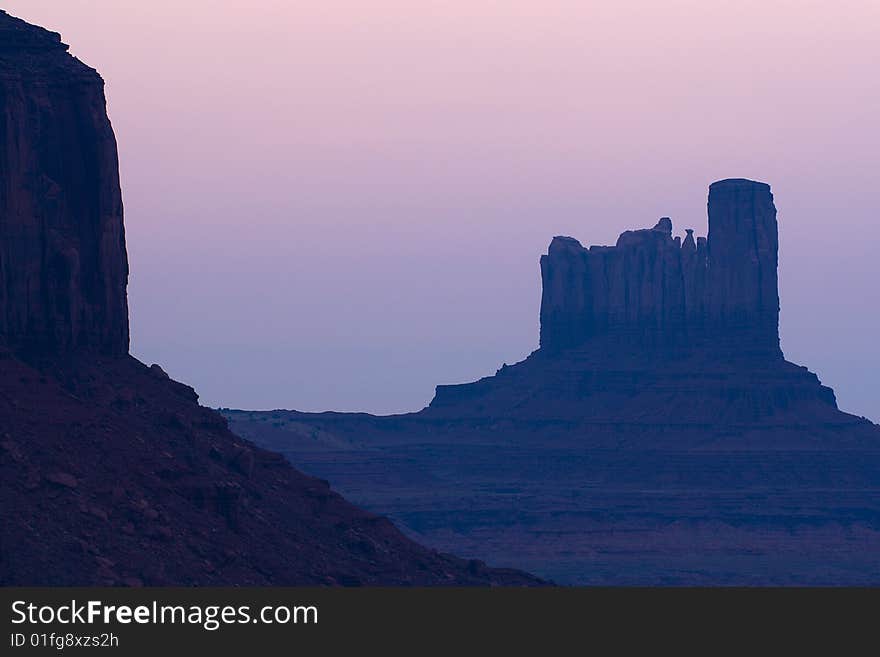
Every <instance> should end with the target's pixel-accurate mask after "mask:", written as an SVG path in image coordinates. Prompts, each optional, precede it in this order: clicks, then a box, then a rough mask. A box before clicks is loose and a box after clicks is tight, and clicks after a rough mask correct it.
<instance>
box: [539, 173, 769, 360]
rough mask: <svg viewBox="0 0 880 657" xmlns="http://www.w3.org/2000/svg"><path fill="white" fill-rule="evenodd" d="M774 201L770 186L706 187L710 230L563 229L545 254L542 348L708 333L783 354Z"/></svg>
mask: <svg viewBox="0 0 880 657" xmlns="http://www.w3.org/2000/svg"><path fill="white" fill-rule="evenodd" d="M777 244H778V242H777V228H776V208H775V207H774V205H773V196H772V194H771V193H770V187H769V186H768V185H766V184H763V183H757V182H752V181H749V180H740V179H734V180H723V181H720V182H716V183H714V184H713V185H712V186H711V187H710V188H709V238H708V240H707V239H705V238H698V239H697V240H696V241H695V240H694V237H693V231H692V230H688V231H687V236H686V237H685V238H684V241H682V239H681V238H680V237H676V238H673V237H672V222H671V220H670V219H668V218H665V217H664V218H663V219H661V220H660V221H659V222H658V223H657V225H656V226H654V228H651V229H646V230H630V231H626V232H625V233H623V234H622V235H621V236H620V238H619V239H618V240H617V244H616V245H615V246H613V247H604V246H592V247H590V248H588V249H587V248H584V247H582V246H581V244H580V243H579V242H578V241H577V240H575V239H572V238H570V237H556V238H554V239H553V241H552V242H551V244H550V248H549V250H548V253H547V255H545V256H543V257H542V258H541V275H542V280H543V298H542V302H541V348H542V349H546V350H549V351H558V350H561V349H568V348H572V347H577V346H579V345H582V344H583V343H584V342H586V341H588V340H590V339H593V338H595V337H597V336H602V335H608V334H610V333H613V334H616V335H617V336H623V335H625V336H627V339H628V340H629V341H630V342H632V343H639V344H649V345H655V346H670V345H683V344H688V343H692V342H700V341H707V340H708V341H710V342H711V343H712V344H713V345H714V346H715V348H716V350H717V351H722V352H727V353H728V354H736V355H737V356H744V355H750V356H757V357H763V358H781V357H782V353H781V351H780V349H779V335H778V328H777V327H778V320H779V297H778V294H777V286H776V264H777Z"/></svg>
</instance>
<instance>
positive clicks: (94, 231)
mask: <svg viewBox="0 0 880 657" xmlns="http://www.w3.org/2000/svg"><path fill="white" fill-rule="evenodd" d="M0 135H2V137H3V141H2V144H0V584H3V585H9V584H16V585H95V584H101V585H140V584H147V585H158V584H164V585H195V584H199V585H221V584H222V585H246V584H287V585H303V584H327V585H339V584H341V585H358V584H372V585H391V584H401V585H415V584H423V585H438V584H444V585H489V584H499V585H530V584H537V583H539V581H538V580H537V579H536V578H534V577H531V576H529V575H526V574H524V573H520V572H517V571H512V570H493V569H490V568H487V567H486V566H485V565H484V564H483V563H481V562H479V561H465V560H462V559H457V558H455V557H451V556H447V555H442V554H439V553H437V552H435V551H433V550H429V549H426V548H423V547H421V546H419V545H417V544H416V543H414V542H413V541H411V540H410V539H408V538H406V537H404V536H403V535H402V534H401V533H400V532H399V531H398V530H397V529H396V528H395V527H394V526H393V525H392V524H391V522H389V521H388V520H387V519H386V518H384V517H382V516H379V515H374V514H372V513H368V512H365V511H362V510H360V509H358V508H356V507H354V506H352V505H351V504H349V503H347V502H346V501H345V500H344V499H342V498H341V497H340V496H339V495H337V494H336V493H334V492H333V491H332V490H331V489H330V488H329V486H328V485H327V483H326V482H325V481H321V480H318V479H314V478H312V477H308V476H305V475H303V474H301V473H300V472H298V471H297V470H295V469H293V468H292V467H291V466H290V464H289V463H288V462H287V461H286V460H285V459H284V458H283V457H282V456H280V455H277V454H273V453H270V452H267V451H265V450H263V449H259V448H257V447H255V446H254V445H252V444H251V443H249V442H248V441H246V440H243V439H241V438H239V437H237V436H235V435H233V434H232V433H230V432H229V430H228V429H227V426H226V421H225V420H224V418H223V417H222V416H220V415H219V414H217V413H215V412H214V411H211V410H209V409H206V408H202V407H201V406H199V404H198V398H197V396H196V394H195V392H194V391H193V390H192V389H191V388H189V387H187V386H185V385H182V384H180V383H176V382H174V381H172V380H170V379H169V378H168V377H167V376H166V375H165V374H164V372H163V371H162V370H161V368H159V367H158V366H156V365H154V366H152V367H150V368H148V367H146V366H145V365H143V364H141V363H139V362H138V361H137V360H135V359H134V358H132V357H130V356H129V355H128V314H127V309H126V282H127V275H128V269H127V264H126V251H125V239H124V231H123V223H122V203H121V197H120V191H119V175H118V170H117V156H116V147H115V140H114V137H113V132H112V129H111V127H110V123H109V121H108V119H107V115H106V112H105V108H104V95H103V82H102V80H101V78H100V77H99V76H98V74H97V73H96V72H95V71H94V70H92V69H90V68H88V67H87V66H85V65H84V64H82V63H81V62H79V61H78V60H76V59H74V58H73V57H71V56H70V55H69V54H68V53H67V47H66V46H65V45H63V44H62V43H61V41H60V37H59V35H58V34H55V33H51V32H47V31H46V30H43V29H41V28H38V27H35V26H32V25H29V24H27V23H25V22H23V21H20V20H18V19H15V18H13V17H11V16H9V15H8V14H6V13H5V12H0Z"/></svg>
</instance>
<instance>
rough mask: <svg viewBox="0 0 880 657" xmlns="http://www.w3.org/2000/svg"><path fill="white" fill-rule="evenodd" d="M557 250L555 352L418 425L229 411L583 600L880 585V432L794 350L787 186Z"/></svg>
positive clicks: (436, 410) (422, 533) (445, 539)
mask: <svg viewBox="0 0 880 657" xmlns="http://www.w3.org/2000/svg"><path fill="white" fill-rule="evenodd" d="M708 209H709V237H708V239H704V238H699V239H697V240H695V239H694V238H693V235H692V232H691V231H687V234H686V235H685V237H684V239H682V238H680V237H675V238H673V236H672V231H673V227H672V222H671V220H669V219H667V218H664V219H661V220H660V221H659V222H658V223H657V224H656V226H654V228H649V229H645V230H635V231H627V232H624V233H623V234H622V235H621V236H620V239H619V240H618V241H617V244H616V245H615V246H611V247H604V246H598V247H597V246H592V247H590V248H584V247H582V246H581V245H580V243H579V242H577V241H576V240H574V239H572V238H570V237H557V238H554V240H553V241H552V243H551V245H550V248H549V251H548V254H547V255H545V256H544V257H543V258H542V260H541V272H542V278H543V285H544V295H543V300H542V304H541V345H540V348H539V349H538V350H536V351H535V352H534V353H532V354H531V355H530V356H529V357H528V358H527V359H526V360H524V361H523V362H521V363H517V364H515V365H511V366H507V365H504V366H502V367H501V369H499V370H498V372H497V373H496V374H495V375H494V376H491V377H486V378H485V379H482V380H480V381H476V382H473V383H467V384H462V385H450V386H438V387H437V392H436V395H435V397H434V399H433V400H432V402H431V404H430V405H429V406H428V407H427V408H426V409H424V410H422V411H421V412H419V413H412V414H407V415H400V416H392V417H374V416H370V415H366V414H343V413H297V412H295V411H274V412H269V413H256V412H247V411H226V413H225V414H226V416H227V418H228V419H229V421H230V423H231V427H232V429H233V430H234V431H235V432H236V433H238V434H240V435H242V436H246V437H248V438H250V439H252V440H254V441H255V442H257V443H258V444H262V445H266V446H271V447H272V448H273V449H277V450H279V451H283V452H284V453H285V454H286V455H288V456H289V457H290V458H291V459H293V460H295V462H297V463H299V464H300V465H301V467H303V468H305V469H306V471H307V472H311V473H314V474H317V475H319V476H322V477H326V478H328V479H329V480H330V481H331V482H332V483H333V485H334V486H335V487H337V488H339V489H340V490H341V491H342V492H343V493H344V494H346V495H347V496H349V497H350V498H351V499H354V500H357V501H358V503H361V504H364V505H366V506H367V507H368V508H370V509H373V510H375V511H381V512H382V513H388V514H389V515H390V516H391V517H392V518H393V519H394V520H395V521H397V522H398V524H399V525H400V526H402V527H404V528H405V529H406V530H407V531H408V532H409V533H410V535H412V536H414V537H417V538H418V539H419V540H420V541H422V542H427V543H428V544H430V545H433V546H435V547H439V548H442V549H447V550H454V551H456V552H458V553H459V554H463V555H468V556H473V557H479V558H486V559H490V560H491V561H493V562H495V563H499V564H504V565H508V566H516V567H523V568H528V569H529V570H531V571H533V572H536V573H538V574H540V575H543V576H546V577H550V578H553V579H554V580H555V581H558V582H560V583H571V584H740V585H742V584H873V585H877V584H880V550H878V547H877V546H878V545H880V428H878V427H877V426H875V425H874V424H872V423H871V422H869V421H867V420H866V419H864V418H860V417H856V416H853V415H849V414H847V413H843V412H841V411H839V410H838V408H837V404H836V401H835V397H834V392H833V391H832V390H831V389H830V388H829V387H827V386H824V385H822V383H821V382H820V381H819V379H818V377H817V376H816V375H815V374H813V373H811V372H810V371H808V370H807V369H806V368H805V367H802V366H799V365H795V364H793V363H790V362H788V361H786V360H785V359H784V358H783V355H782V352H781V350H780V344H779V334H778V328H777V326H778V313H779V296H778V292H777V283H776V270H777V259H776V258H777V255H776V254H777V223H776V210H775V207H774V202H773V197H772V194H771V193H770V188H769V186H768V185H766V184H764V183H758V182H753V181H748V180H741V179H734V180H725V181H720V182H717V183H715V184H713V185H712V186H711V187H710V189H709V204H708Z"/></svg>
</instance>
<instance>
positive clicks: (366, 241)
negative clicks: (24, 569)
mask: <svg viewBox="0 0 880 657" xmlns="http://www.w3.org/2000/svg"><path fill="white" fill-rule="evenodd" d="M2 4H3V8H4V9H6V10H7V11H8V12H9V13H12V14H13V15H17V16H19V17H21V18H24V19H26V20H29V21H31V22H34V23H37V24H40V25H43V26H44V27H47V28H50V29H53V30H55V31H59V32H61V33H62V37H63V39H64V41H65V42H66V43H69V44H70V45H71V52H72V53H74V54H75V55H77V56H78V57H80V58H81V59H82V60H84V61H85V62H86V63H88V64H89V65H91V66H93V67H95V68H97V69H98V70H99V71H100V72H101V73H102V75H103V76H104V78H105V80H106V83H107V87H106V90H107V97H108V109H109V113H110V118H111V120H112V122H113V126H114V129H115V131H116V135H117V139H118V141H119V151H120V158H121V176H122V185H123V195H124V200H125V208H126V230H127V239H128V249H129V257H130V262H131V269H132V273H131V278H130V286H129V294H130V306H131V321H132V351H133V353H134V355H136V356H137V357H138V358H140V359H141V360H143V361H144V362H146V363H148V364H149V363H153V362H158V363H160V364H161V365H162V366H163V367H164V368H165V369H166V370H167V371H168V372H169V374H171V375H172V376H173V377H174V378H177V379H178V380H182V381H185V382H187V383H189V384H191V385H193V386H195V388H196V389H197V390H198V392H199V393H200V395H201V399H202V402H203V403H205V404H208V405H212V406H228V407H237V408H252V409H273V408H295V409H299V410H310V411H317V410H331V409H332V410H346V411H348V410H358V411H370V412H376V413H391V412H402V411H410V410H417V409H419V408H421V407H423V406H425V405H426V404H427V403H428V402H429V401H430V399H431V397H432V395H433V390H434V386H435V385H436V384H440V383H458V382H465V381H469V380H473V379H476V378H479V377H481V376H485V375H488V374H492V373H493V372H494V371H495V370H496V369H497V368H498V367H499V366H500V365H501V364H502V363H503V362H507V363H513V362H516V361H518V360H520V359H522V358H523V357H525V356H526V355H527V354H528V353H529V352H531V351H532V350H533V349H534V348H536V346H537V340H538V310H539V304H540V292H541V291H540V276H539V269H538V258H539V257H540V255H541V254H542V253H544V252H546V248H547V245H548V244H549V242H550V239H551V238H552V237H553V236H554V235H560V234H561V235H571V236H573V237H576V238H578V239H579V240H580V241H581V242H582V243H584V244H608V243H612V244H613V243H614V241H615V240H616V237H617V235H618V234H619V233H620V232H622V231H623V230H625V229H628V228H634V227H645V226H653V225H654V223H655V222H656V221H657V219H658V218H659V217H661V216H670V217H672V220H673V223H674V225H675V231H676V234H683V232H684V228H694V229H696V231H697V233H698V234H705V232H706V194H707V187H708V185H709V183H711V182H712V181H714V180H718V179H722V178H729V177H747V178H752V179H756V180H762V181H765V182H768V183H770V184H771V185H772V187H773V192H774V195H775V199H776V206H777V208H778V210H779V222H780V294H781V298H782V314H781V335H782V346H783V350H784V351H785V354H786V356H787V358H788V359H789V360H792V361H794V362H797V363H800V364H805V365H808V366H809V367H810V369H811V370H813V371H815V372H816V373H818V375H819V376H820V378H821V379H822V381H823V382H824V383H825V384H827V385H831V386H832V387H834V389H835V390H836V392H837V396H838V401H839V403H840V406H841V407H842V408H843V409H844V410H847V411H850V412H855V413H856V414H858V415H865V416H868V417H871V418H873V419H874V420H880V385H878V372H880V349H878V338H877V336H878V335H880V304H878V293H877V284H878V281H880V258H878V257H877V244H878V238H880V213H878V208H880V184H878V172H880V118H878V117H880V76H878V75H877V67H878V64H880V40H878V39H877V36H876V35H877V30H878V27H880V3H878V2H876V0H838V1H836V2H833V3H832V2H827V1H822V2H816V1H813V0H798V1H787V0H786V1H781V0H780V1H773V0H760V1H756V0H737V1H735V2H726V1H725V2H721V1H715V2H713V1H707V0H701V1H696V0H694V1H691V0H688V1H684V0H667V1H665V2H662V3H659V2H654V1H648V0H643V1H641V2H633V1H627V0H615V2H590V1H589V0H578V1H568V0H540V1H526V0H497V1H488V0H447V1H445V2H441V1H439V0H438V1H426V0H371V1H370V2H365V1H363V0H360V1H357V0H298V1H297V2H289V1H287V0H251V1H249V2H247V3H241V2H231V1H223V0H211V1H208V0H187V2H185V3H183V2H179V0H151V1H150V2H135V1H134V0H132V1H128V0H123V1H120V0H63V1H62V0H6V1H5V2H3V3H2Z"/></svg>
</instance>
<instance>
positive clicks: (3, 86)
mask: <svg viewBox="0 0 880 657" xmlns="http://www.w3.org/2000/svg"><path fill="white" fill-rule="evenodd" d="M127 279H128V261H127V256H126V250H125V232H124V229H123V223H122V195H121V192H120V187H119V172H118V162H117V154H116V140H115V137H114V135H113V130H112V128H111V126H110V121H109V119H108V118H107V113H106V110H105V99H104V82H103V80H102V79H101V77H100V76H99V75H98V73H97V72H96V71H94V70H93V69H91V68H89V67H88V66H86V65H85V64H83V63H82V62H80V61H79V60H77V59H75V58H74V57H71V56H70V55H69V54H68V53H67V46H66V45H65V44H63V43H62V42H61V37H60V35H58V34H57V33H54V32H48V31H46V30H43V29H42V28H38V27H35V26H32V25H29V24H27V23H25V22H24V21H21V20H19V19H17V18H13V17H11V16H9V15H8V14H6V13H5V12H2V11H0V340H2V341H4V342H5V343H6V344H8V345H10V346H13V347H15V348H20V349H24V350H27V351H37V352H46V351H51V352H56V353H63V352H67V351H72V350H89V351H98V352H102V353H106V354H125V353H127V352H128V340H129V333H128V307H127V301H126V284H127Z"/></svg>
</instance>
